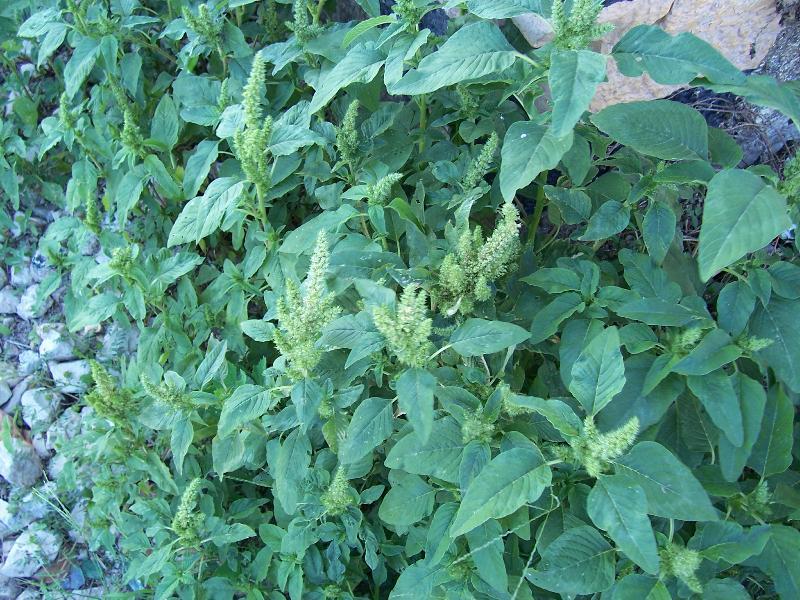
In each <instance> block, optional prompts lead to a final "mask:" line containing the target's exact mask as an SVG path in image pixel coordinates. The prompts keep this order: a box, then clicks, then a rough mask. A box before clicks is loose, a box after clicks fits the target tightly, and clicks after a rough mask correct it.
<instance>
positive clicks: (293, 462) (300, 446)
mask: <svg viewBox="0 0 800 600" xmlns="http://www.w3.org/2000/svg"><path fill="white" fill-rule="evenodd" d="M231 437H233V438H236V439H238V438H239V437H240V436H231ZM309 464H311V442H310V441H309V439H308V436H306V434H304V433H303V432H301V431H300V430H299V429H295V430H294V431H292V432H291V433H290V434H289V435H288V436H287V437H286V439H285V440H283V443H281V445H280V448H279V449H278V456H277V458H276V459H275V471H274V473H272V476H273V477H274V479H275V487H274V488H273V489H274V493H275V496H276V497H277V499H278V500H279V501H280V503H281V506H282V507H283V509H284V510H285V511H286V512H287V513H288V514H290V515H291V514H294V512H295V510H296V508H297V502H298V501H299V500H300V492H301V484H302V483H303V480H304V479H305V478H306V473H307V472H308V466H309Z"/></svg>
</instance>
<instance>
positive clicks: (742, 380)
mask: <svg viewBox="0 0 800 600" xmlns="http://www.w3.org/2000/svg"><path fill="white" fill-rule="evenodd" d="M731 380H732V383H733V389H734V391H735V392H736V396H737V399H738V401H739V411H740V413H741V415H742V423H743V428H744V436H743V437H744V439H743V441H742V444H741V445H739V446H736V445H734V444H732V443H731V442H729V441H728V439H727V437H724V436H723V437H721V438H720V440H719V466H720V470H721V471H722V475H723V476H724V477H725V479H726V480H727V481H736V480H737V479H739V476H740V475H741V473H742V469H744V467H745V465H746V464H747V459H748V458H749V457H750V453H751V451H752V449H753V445H754V444H755V443H756V440H757V439H758V436H759V433H760V432H761V422H762V420H763V418H764V407H765V406H766V403H767V395H766V393H765V392H764V388H763V387H762V386H761V384H760V383H758V382H757V381H754V380H752V379H750V378H749V377H747V376H746V375H744V374H742V373H734V374H733V375H732V376H731Z"/></svg>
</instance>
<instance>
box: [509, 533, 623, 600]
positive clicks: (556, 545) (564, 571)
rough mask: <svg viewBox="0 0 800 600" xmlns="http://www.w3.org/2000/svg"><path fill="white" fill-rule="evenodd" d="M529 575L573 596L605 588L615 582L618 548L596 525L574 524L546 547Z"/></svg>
mask: <svg viewBox="0 0 800 600" xmlns="http://www.w3.org/2000/svg"><path fill="white" fill-rule="evenodd" d="M525 577H526V578H527V579H528V580H530V582H531V583H533V584H534V585H536V586H538V587H541V588H544V589H546V590H550V591H551V592H556V593H559V594H565V595H569V596H577V595H583V594H594V593H595V592H602V591H605V590H607V589H608V588H610V587H611V586H612V585H613V584H614V548H612V547H611V545H609V543H608V542H607V541H606V540H605V538H604V537H603V536H602V535H601V534H600V532H599V531H597V530H596V529H595V528H594V527H589V526H586V525H584V526H579V527H573V528H572V529H567V530H566V531H565V532H564V533H562V534H561V535H560V536H559V537H558V538H556V539H555V540H553V542H551V543H550V544H549V545H548V546H547V547H546V548H545V549H544V551H543V552H542V560H541V561H540V562H539V564H538V565H536V568H535V570H531V571H528V572H527V573H526V575H525Z"/></svg>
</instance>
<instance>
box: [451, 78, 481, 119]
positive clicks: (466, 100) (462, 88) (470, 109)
mask: <svg viewBox="0 0 800 600" xmlns="http://www.w3.org/2000/svg"><path fill="white" fill-rule="evenodd" d="M456 93H457V94H458V99H459V101H460V102H461V110H462V112H463V113H464V114H465V115H466V116H468V117H474V116H475V115H476V114H477V113H478V106H479V104H478V98H477V96H475V94H473V93H472V92H470V91H469V87H467V86H466V85H457V86H456Z"/></svg>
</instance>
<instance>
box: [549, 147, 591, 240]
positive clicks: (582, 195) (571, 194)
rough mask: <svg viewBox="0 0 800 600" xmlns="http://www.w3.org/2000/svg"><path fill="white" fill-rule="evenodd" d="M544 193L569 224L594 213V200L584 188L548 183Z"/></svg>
mask: <svg viewBox="0 0 800 600" xmlns="http://www.w3.org/2000/svg"><path fill="white" fill-rule="evenodd" d="M575 139H579V138H575ZM584 143H585V142H584ZM544 193H545V195H546V196H547V198H548V199H549V200H550V201H551V202H552V203H553V204H554V205H555V207H556V208H557V209H558V212H559V213H560V214H561V218H562V219H564V222H565V223H566V224H567V225H577V224H578V223H582V222H583V221H587V220H588V219H589V217H590V215H591V214H592V200H591V199H590V198H589V196H588V195H587V194H586V192H584V191H582V190H576V189H572V188H560V187H554V186H552V185H546V186H544Z"/></svg>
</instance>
